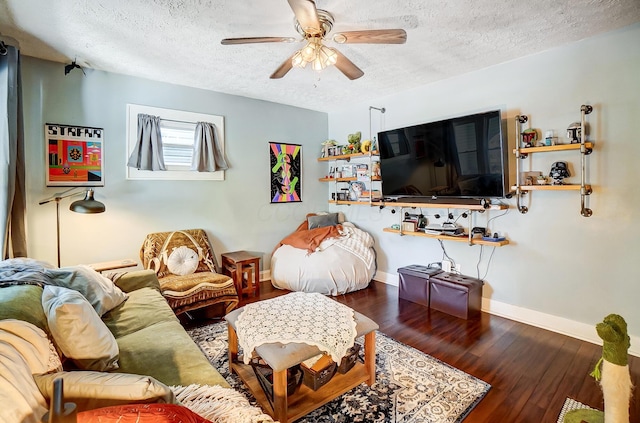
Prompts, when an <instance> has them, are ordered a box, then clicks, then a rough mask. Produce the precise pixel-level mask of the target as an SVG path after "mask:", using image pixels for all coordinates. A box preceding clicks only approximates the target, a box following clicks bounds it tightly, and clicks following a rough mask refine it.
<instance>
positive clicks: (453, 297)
mask: <svg viewBox="0 0 640 423" xmlns="http://www.w3.org/2000/svg"><path fill="white" fill-rule="evenodd" d="M430 285H431V292H430V297H431V298H430V304H431V308H433V309H434V310H439V311H442V312H444V313H447V314H451V315H452V316H456V317H460V318H461V319H469V318H471V317H474V316H477V315H479V314H480V309H481V307H482V286H483V285H484V282H483V281H481V280H480V279H476V278H472V277H469V276H463V275H457V274H455V273H448V272H442V273H439V274H437V275H435V276H434V277H432V278H431V280H430Z"/></svg>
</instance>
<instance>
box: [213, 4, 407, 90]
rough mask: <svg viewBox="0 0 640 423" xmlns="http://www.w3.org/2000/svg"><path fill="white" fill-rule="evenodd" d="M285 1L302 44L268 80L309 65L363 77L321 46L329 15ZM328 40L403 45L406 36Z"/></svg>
mask: <svg viewBox="0 0 640 423" xmlns="http://www.w3.org/2000/svg"><path fill="white" fill-rule="evenodd" d="M287 1H288V2H289V6H291V9H292V10H293V13H294V15H295V21H294V25H295V28H296V30H297V31H298V32H299V33H300V35H302V36H303V40H302V41H306V45H305V47H303V48H302V49H300V50H298V51H296V52H295V53H294V54H293V55H292V56H291V57H289V58H288V59H287V60H285V61H284V62H283V63H282V64H281V65H280V67H279V68H278V69H276V71H275V72H273V73H272V74H271V76H270V78H271V79H278V78H282V77H283V76H285V75H286V74H287V72H289V71H290V70H291V69H292V68H293V67H299V68H304V67H305V66H306V65H307V64H309V63H311V66H312V68H313V69H314V70H318V71H319V70H322V69H324V68H325V67H327V66H330V65H335V67H336V68H338V69H339V70H340V71H341V72H342V73H343V74H345V75H346V76H347V78H349V79H357V78H360V77H361V76H362V75H364V72H363V71H362V70H361V69H360V68H359V67H357V66H356V65H355V64H354V63H353V62H352V61H351V60H349V59H347V58H346V57H345V56H344V55H343V54H342V53H340V52H339V51H338V50H336V49H335V48H331V47H327V46H325V45H324V44H323V41H324V40H325V37H326V36H327V34H329V32H330V31H331V29H332V28H333V16H332V15H331V13H329V12H327V11H326V10H322V9H318V8H316V3H315V2H314V1H313V0H287ZM332 40H333V41H334V42H336V43H338V44H349V43H351V44H355V43H361V44H365V43H366V44H404V43H405V42H406V41H407V33H406V32H405V30H404V29H371V30H362V31H345V32H339V33H336V34H334V35H333V37H332ZM294 41H300V40H297V39H296V38H293V37H244V38H225V39H223V40H222V44H223V45H232V44H252V43H281V42H284V43H291V42H294Z"/></svg>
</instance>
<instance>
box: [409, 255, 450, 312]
mask: <svg viewBox="0 0 640 423" xmlns="http://www.w3.org/2000/svg"><path fill="white" fill-rule="evenodd" d="M441 272H442V270H440V269H436V268H434V267H427V266H421V265H419V264H413V265H411V266H406V267H401V268H399V269H398V279H399V297H400V298H402V299H404V300H409V301H411V302H414V303H418V304H422V305H424V306H427V307H429V279H430V278H432V277H433V275H437V274H439V273H441Z"/></svg>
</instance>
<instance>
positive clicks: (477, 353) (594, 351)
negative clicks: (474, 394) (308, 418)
mask: <svg viewBox="0 0 640 423" xmlns="http://www.w3.org/2000/svg"><path fill="white" fill-rule="evenodd" d="M397 291H398V288H397V287H394V286H391V285H386V284H384V283H381V282H375V281H374V282H372V283H371V284H370V286H369V287H368V288H367V289H364V290H361V291H357V292H353V293H350V294H346V295H340V296H338V297H334V298H335V299H336V300H337V301H339V302H341V303H343V304H346V305H348V306H349V307H351V308H353V309H354V310H357V311H359V312H360V313H362V314H364V315H366V316H368V317H370V318H371V319H373V320H375V321H376V322H377V323H378V325H380V331H381V332H382V333H384V334H386V335H388V336H390V337H392V338H394V339H396V340H398V341H400V342H402V343H404V344H407V345H411V346H412V347H414V348H416V349H418V350H420V351H423V352H425V353H427V354H430V355H431V356H433V357H435V358H437V359H439V360H441V361H443V362H445V363H448V364H450V365H452V366H454V367H456V368H458V369H461V370H464V371H465V372H467V373H469V374H471V375H473V376H476V377H478V378H480V379H482V380H484V381H486V382H488V383H490V384H491V390H490V391H489V393H488V394H487V396H486V397H485V398H484V399H483V400H482V401H481V402H480V403H479V404H478V405H477V406H476V407H475V409H474V410H473V411H472V412H471V413H470V414H469V415H468V417H467V418H466V419H465V420H464V421H465V423H484V422H487V423H488V422H491V423H502V422H504V423H510V422H518V423H521V422H522V423H527V422H531V423H534V422H535V423H540V422H550V423H555V422H556V420H557V418H558V414H559V413H560V410H561V408H562V405H563V403H564V401H565V398H567V397H570V398H573V399H575V400H577V401H580V402H582V403H584V404H587V405H589V406H592V407H594V408H598V409H602V407H603V399H602V391H601V389H600V387H599V385H598V384H597V383H596V382H595V381H594V379H593V378H592V377H591V376H589V373H590V372H591V370H592V369H593V366H594V365H595V363H596V362H597V361H598V359H599V358H600V356H601V354H602V347H600V346H598V345H594V344H590V343H588V342H583V341H579V340H577V339H574V338H571V337H568V336H564V335H560V334H557V333H554V332H550V331H547V330H544V329H539V328H536V327H533V326H529V325H525V324H522V323H518V322H515V321H512V320H508V319H505V318H502V317H498V316H493V315H490V314H487V313H481V316H480V318H477V319H474V320H463V319H458V318H456V317H453V316H450V315H448V314H445V313H441V312H438V311H435V310H429V309H427V308H425V307H423V306H421V305H419V304H415V303H412V302H409V301H406V300H402V299H398V293H397ZM287 292H288V291H282V290H277V289H274V288H273V287H272V286H271V284H270V282H269V281H264V282H262V284H261V293H260V296H259V297H254V298H245V300H244V302H243V304H246V303H248V302H253V301H258V300H263V299H267V298H272V297H275V296H278V295H282V294H285V293H287ZM603 317H604V316H603ZM629 368H630V371H631V379H632V382H633V384H634V386H640V358H638V357H632V356H630V357H629ZM630 410H631V420H630V421H631V422H640V398H639V396H638V395H637V391H635V392H634V398H633V399H632V401H631V405H630Z"/></svg>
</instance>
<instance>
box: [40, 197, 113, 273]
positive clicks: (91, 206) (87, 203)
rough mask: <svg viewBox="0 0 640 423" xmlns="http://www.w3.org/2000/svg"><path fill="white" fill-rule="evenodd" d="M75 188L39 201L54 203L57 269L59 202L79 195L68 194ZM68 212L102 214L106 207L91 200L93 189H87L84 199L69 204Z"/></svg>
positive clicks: (41, 202)
mask: <svg viewBox="0 0 640 423" xmlns="http://www.w3.org/2000/svg"><path fill="white" fill-rule="evenodd" d="M75 189H76V188H71V189H70V190H67V191H65V192H63V193H62V194H59V195H56V196H55V197H52V198H48V199H46V200H42V201H40V203H38V204H40V205H42V204H47V203H50V202H52V201H55V202H56V247H57V253H58V267H60V200H62V199H63V198H68V197H71V196H74V195H78V194H80V192H70V191H73V190H75ZM69 210H71V211H73V212H76V213H102V212H104V211H105V210H106V207H105V205H104V204H103V203H101V202H100V201H97V200H95V199H94V198H93V189H91V188H89V189H88V190H87V192H86V193H85V196H84V199H82V200H77V201H74V202H73V203H71V205H70V206H69Z"/></svg>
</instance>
